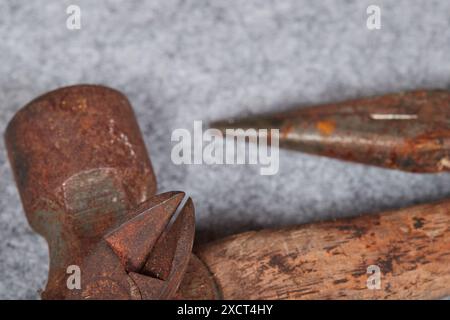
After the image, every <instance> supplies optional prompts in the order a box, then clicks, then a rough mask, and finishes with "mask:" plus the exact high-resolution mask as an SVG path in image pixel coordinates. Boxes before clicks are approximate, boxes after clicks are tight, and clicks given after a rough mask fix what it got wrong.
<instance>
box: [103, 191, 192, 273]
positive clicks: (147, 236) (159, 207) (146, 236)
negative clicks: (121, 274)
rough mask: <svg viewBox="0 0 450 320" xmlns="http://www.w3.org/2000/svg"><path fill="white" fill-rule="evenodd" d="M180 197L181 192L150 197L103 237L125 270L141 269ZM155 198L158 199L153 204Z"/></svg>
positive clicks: (173, 212)
mask: <svg viewBox="0 0 450 320" xmlns="http://www.w3.org/2000/svg"><path fill="white" fill-rule="evenodd" d="M184 196H185V194H184V192H167V193H163V194H161V195H158V196H156V198H152V199H150V200H149V201H147V202H145V203H143V204H141V205H140V206H139V208H138V209H137V210H136V211H135V213H136V214H135V215H134V217H133V218H132V219H130V220H128V221H127V222H125V223H123V224H122V225H120V226H119V227H118V228H116V229H115V230H113V231H112V232H110V233H109V234H107V235H106V236H105V237H104V239H105V241H106V242H107V243H108V245H109V246H110V247H111V249H112V250H113V251H114V253H115V254H116V255H117V256H118V257H119V259H120V260H121V262H122V265H123V266H124V267H125V269H126V270H127V271H129V272H130V271H134V272H138V271H139V270H140V269H141V268H142V266H143V265H144V264H145V261H146V259H147V257H148V255H149V253H150V252H151V250H152V248H153V246H154V245H155V243H156V241H157V239H158V238H159V237H160V235H161V234H162V233H163V232H164V230H165V228H166V227H167V225H168V224H169V222H170V220H171V218H172V216H173V215H174V214H175V212H176V209H177V208H178V206H179V205H180V203H181V202H182V200H183V199H184ZM156 200H159V201H160V202H159V203H157V204H156V205H155V203H154V202H155V201H156Z"/></svg>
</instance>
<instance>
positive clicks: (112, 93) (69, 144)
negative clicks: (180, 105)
mask: <svg viewBox="0 0 450 320" xmlns="http://www.w3.org/2000/svg"><path fill="white" fill-rule="evenodd" d="M5 140H6V146H7V150H8V156H9V160H10V162H11V165H12V168H13V171H14V176H15V179H16V182H17V186H18V189H19V192H20V196H21V199H22V203H23V206H24V209H25V213H26V215H27V218H28V221H29V223H30V225H31V226H32V227H33V228H34V230H36V232H38V233H40V234H41V235H42V236H44V237H45V238H46V240H47V242H48V244H49V252H50V271H49V278H48V281H47V286H46V289H45V291H44V292H43V293H42V298H44V299H169V298H173V297H175V296H176V294H177V290H178V289H179V288H180V285H181V283H182V282H183V281H182V280H183V277H184V276H185V273H186V271H187V270H188V269H189V268H190V270H192V268H193V267H192V266H190V265H189V262H190V261H191V257H192V254H191V251H192V243H193V240H194V232H195V218H194V206H193V203H192V201H191V200H188V201H187V203H186V205H184V207H183V209H182V210H181V212H180V214H179V215H178V217H177V218H176V220H175V222H174V223H173V224H172V225H170V221H171V218H172V217H173V216H174V214H175V212H176V209H177V207H178V206H179V205H180V203H181V201H182V200H183V198H184V196H185V195H184V193H182V192H167V193H163V194H160V195H155V191H156V179H155V175H154V173H153V169H152V166H151V163H150V159H149V158H148V155H147V150H146V148H145V144H144V141H143V139H142V136H141V133H140V130H139V127H138V124H137V121H136V119H135V117H134V113H133V110H132V108H131V106H130V104H129V102H128V100H127V98H126V97H125V96H124V95H122V94H121V93H120V92H118V91H116V90H113V89H110V88H106V87H102V86H93V85H78V86H72V87H67V88H62V89H58V90H55V91H52V92H49V93H46V94H44V95H42V96H40V97H38V98H36V99H35V100H33V101H32V102H30V103H29V104H27V105H26V106H25V107H24V108H23V109H21V110H20V111H19V112H17V114H16V115H15V116H14V118H13V119H12V120H11V122H10V123H9V125H8V128H7V130H6V134H5ZM70 265H77V266H79V267H80V269H81V273H82V277H81V281H82V283H81V289H73V290H71V289H69V288H68V287H67V286H66V280H67V277H68V274H67V273H66V270H67V267H68V266H70ZM194 268H195V270H196V272H197V273H198V274H202V272H203V274H204V270H203V269H204V267H202V266H201V265H199V264H198V263H197V264H196V266H194ZM198 279H199V280H198V281H200V282H201V281H205V283H204V284H203V285H204V286H208V288H209V287H211V288H210V289H205V292H210V291H211V292H212V291H213V289H212V285H211V280H210V279H209V280H208V279H206V278H205V277H198ZM198 281H197V284H198ZM184 283H187V282H186V281H185V282H184ZM187 284H189V283H187ZM191 289H192V288H191ZM208 290H209V291H208ZM181 291H182V292H183V293H184V294H185V295H189V292H188V289H186V288H184V289H183V288H181ZM178 296H180V295H178ZM191 296H192V294H191ZM194 296H195V294H194Z"/></svg>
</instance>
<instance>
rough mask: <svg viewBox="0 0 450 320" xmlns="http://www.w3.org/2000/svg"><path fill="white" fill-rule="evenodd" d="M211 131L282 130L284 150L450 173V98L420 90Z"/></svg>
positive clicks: (234, 122) (223, 125) (444, 93)
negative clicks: (234, 129)
mask: <svg viewBox="0 0 450 320" xmlns="http://www.w3.org/2000/svg"><path fill="white" fill-rule="evenodd" d="M211 127H214V128H218V129H220V130H222V131H226V129H229V128H242V129H279V130H280V134H279V138H280V146H282V147H286V148H290V149H294V150H299V151H303V152H307V153H311V154H317V155H323V156H328V157H334V158H338V159H342V160H348V161H355V162H360V163H364V164H370V165H376V166H381V167H385V168H391V169H400V170H405V171H411V172H440V171H450V94H449V92H447V91H441V90H418V91H412V92H404V93H396V94H388V95H384V96H379V97H372V98H365V99H359V100H353V101H348V102H341V103H333V104H327V105H322V106H317V107H310V108H301V109H297V110H293V111H289V112H283V113H278V114H272V115H267V116H261V117H252V118H248V119H241V120H230V121H220V122H216V123H213V124H212V125H211Z"/></svg>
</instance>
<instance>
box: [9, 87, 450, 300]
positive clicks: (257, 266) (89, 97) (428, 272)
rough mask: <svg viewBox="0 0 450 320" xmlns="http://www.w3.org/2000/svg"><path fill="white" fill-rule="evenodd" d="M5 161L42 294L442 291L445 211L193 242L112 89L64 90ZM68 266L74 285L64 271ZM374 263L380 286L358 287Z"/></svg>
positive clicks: (175, 195) (34, 106)
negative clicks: (37, 251)
mask: <svg viewBox="0 0 450 320" xmlns="http://www.w3.org/2000/svg"><path fill="white" fill-rule="evenodd" d="M6 142H7V148H8V154H9V157H10V161H11V163H12V167H13V170H14V173H15V178H16V182H17V185H18V187H19V190H20V194H21V198H22V202H23V205H24V208H25V211H26V214H27V218H28V220H29V222H30V224H31V226H32V227H33V228H34V229H35V230H36V231H38V232H39V233H40V234H42V235H43V236H45V237H46V239H47V241H48V243H49V248H50V272H49V280H48V283H47V288H46V291H45V292H44V294H43V297H44V298H47V299H51V298H53V299H54V298H69V299H71V298H72V299H89V298H90V299H105V298H116V299H140V298H144V299H145V298H148V299H154V298H188V299H201V298H203V299H204V298H210V299H211V298H226V299H233V298H252V299H257V298H261V299H265V298H274V299H275V298H276V299H285V298H291V299H295V298H436V297H443V296H445V295H450V290H449V287H448V285H447V284H448V283H449V281H448V280H450V267H449V266H450V248H449V241H448V240H449V232H450V231H449V230H450V229H449V227H448V226H449V215H450V203H449V202H444V203H438V204H432V205H424V206H418V207H414V208H410V209H404V210H400V211H398V212H390V213H385V214H382V215H375V216H368V217H362V218H356V219H350V220H341V221H334V222H326V223H320V224H312V225H306V226H300V227H295V228H290V229H284V230H272V231H271V230H264V231H259V232H250V233H244V234H240V235H236V236H232V237H229V238H227V239H224V240H220V241H217V242H214V243H211V244H207V245H204V246H200V247H198V248H197V249H195V250H194V251H195V253H196V255H194V254H191V253H190V250H191V247H192V239H193V233H194V227H193V225H194V217H193V214H194V213H193V205H192V202H191V201H190V200H188V201H187V203H186V205H185V206H184V207H183V209H182V210H181V212H180V214H179V215H178V218H176V220H175V222H174V223H173V224H170V225H169V220H170V218H171V216H172V215H173V213H174V211H175V210H176V208H177V207H178V206H179V205H180V202H181V199H182V198H183V193H180V192H169V193H164V194H161V195H156V196H155V195H154V192H155V189H156V182H155V178H154V175H153V171H152V169H151V165H150V161H149V159H148V158H147V154H146V151H145V146H144V144H143V141H142V138H141V136H140V133H139V129H138V127H137V124H136V121H135V119H134V116H133V114H132V110H131V107H130V106H129V103H128V102H127V100H126V98H125V97H124V96H123V95H121V94H120V93H118V92H117V91H114V90H111V89H107V88H104V87H99V86H74V87H69V88H63V89H59V90H56V91H53V92H50V93H48V94H46V95H44V96H41V97H39V98H38V99H36V100H34V101H32V102H31V103H30V104H28V105H27V106H26V107H25V108H24V109H22V110H21V111H19V112H18V114H17V115H16V116H15V117H14V119H13V120H12V121H11V123H10V125H9V126H8V129H7V133H6ZM73 264H75V265H79V266H80V268H81V271H82V277H81V278H82V288H81V289H80V290H79V291H77V290H69V289H68V288H67V286H66V279H67V274H66V268H67V266H69V265H73ZM371 264H374V265H379V267H380V268H381V272H382V277H381V281H382V284H381V289H380V290H369V289H368V288H367V287H366V279H367V276H368V275H366V268H367V267H368V266H369V265H371Z"/></svg>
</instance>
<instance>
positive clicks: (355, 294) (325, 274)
mask: <svg viewBox="0 0 450 320" xmlns="http://www.w3.org/2000/svg"><path fill="white" fill-rule="evenodd" d="M196 253H197V255H198V256H199V257H200V259H201V260H202V261H203V262H204V263H205V264H206V265H207V266H208V267H209V269H210V271H211V273H212V275H213V276H214V278H215V280H216V283H217V285H218V287H219V291H220V293H221V295H222V298H224V299H410V298H415V299H436V298H442V297H446V296H450V201H445V202H440V203H436V204H427V205H420V206H415V207H412V208H407V209H402V210H398V211H391V212H387V213H384V214H378V215H368V216H363V217H358V218H353V219H345V220H338V221H331V222H322V223H315V224H310V225H304V226H300V227H296V228H289V229H283V230H263V231H258V232H247V233H243V234H239V235H236V236H232V237H229V238H226V239H224V240H220V241H217V242H214V243H211V244H207V245H205V246H202V247H200V248H198V250H197V252H196ZM371 265H375V266H378V267H379V268H380V274H379V275H380V280H381V283H380V289H373V288H374V286H371V285H369V287H371V288H372V289H369V288H368V284H367V281H368V279H369V278H370V279H371V280H374V278H373V276H375V275H374V274H370V273H368V267H369V266H371ZM369 270H370V269H369ZM375 280H376V279H375ZM370 284H376V282H373V283H372V282H371V283H370Z"/></svg>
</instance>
